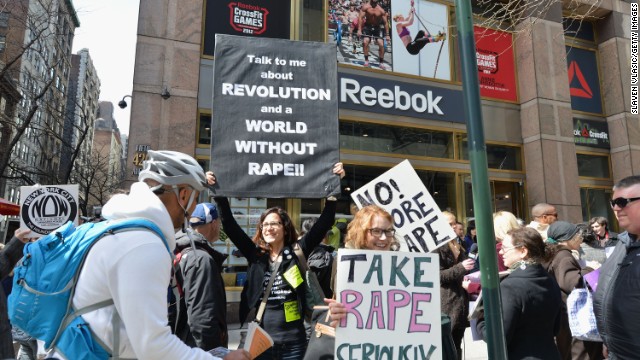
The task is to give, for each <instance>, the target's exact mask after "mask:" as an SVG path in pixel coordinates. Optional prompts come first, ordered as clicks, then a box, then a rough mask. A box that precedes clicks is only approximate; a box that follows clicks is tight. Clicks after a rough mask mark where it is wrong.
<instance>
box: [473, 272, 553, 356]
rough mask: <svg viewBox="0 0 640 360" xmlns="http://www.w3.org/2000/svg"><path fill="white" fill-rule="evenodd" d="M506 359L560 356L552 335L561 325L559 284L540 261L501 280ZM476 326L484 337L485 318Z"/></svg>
mask: <svg viewBox="0 0 640 360" xmlns="http://www.w3.org/2000/svg"><path fill="white" fill-rule="evenodd" d="M500 296H501V300H502V315H503V323H504V335H505V339H506V343H507V353H508V359H509V360H518V359H541V360H554V359H560V353H559V352H558V348H557V347H556V344H555V342H554V339H553V337H554V335H555V334H556V332H557V331H558V327H559V325H560V311H561V306H562V299H561V297H560V287H558V284H557V283H556V281H555V280H554V279H553V278H552V277H551V276H550V275H549V273H547V271H546V270H545V269H544V268H543V267H542V266H541V265H529V266H527V267H526V268H525V269H524V270H522V269H520V268H518V269H516V270H514V271H513V272H512V273H511V274H510V275H509V276H507V277H506V278H504V279H503V280H502V282H500ZM477 330H478V332H479V333H480V334H481V336H483V337H484V332H485V331H484V330H485V322H484V319H481V320H480V321H478V325H477Z"/></svg>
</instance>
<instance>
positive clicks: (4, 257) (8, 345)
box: [0, 237, 24, 359]
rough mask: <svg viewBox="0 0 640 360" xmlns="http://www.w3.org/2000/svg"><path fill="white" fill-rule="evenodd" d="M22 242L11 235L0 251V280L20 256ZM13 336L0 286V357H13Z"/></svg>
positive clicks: (4, 296)
mask: <svg viewBox="0 0 640 360" xmlns="http://www.w3.org/2000/svg"><path fill="white" fill-rule="evenodd" d="M23 249H24V243H23V242H22V241H20V239H18V238H16V237H13V238H11V240H10V241H9V242H8V243H7V245H6V246H5V247H4V249H2V251H0V280H2V279H4V278H5V277H7V276H8V275H9V274H10V273H11V271H12V270H13V267H14V266H15V265H16V263H17V262H18V261H19V260H20V259H21V258H22V250H23ZM14 357H15V354H14V353H13V338H12V337H11V324H10V323H9V315H8V313H7V296H6V295H5V293H4V290H3V289H2V287H1V286H0V359H13V358H14Z"/></svg>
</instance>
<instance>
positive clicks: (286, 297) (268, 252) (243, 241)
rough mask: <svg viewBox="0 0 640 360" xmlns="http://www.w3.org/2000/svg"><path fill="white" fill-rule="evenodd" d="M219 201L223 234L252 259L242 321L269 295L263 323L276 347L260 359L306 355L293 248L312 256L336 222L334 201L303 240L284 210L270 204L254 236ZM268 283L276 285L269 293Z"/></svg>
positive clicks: (339, 171) (339, 169)
mask: <svg viewBox="0 0 640 360" xmlns="http://www.w3.org/2000/svg"><path fill="white" fill-rule="evenodd" d="M333 173H334V174H336V175H338V176H340V178H343V177H344V175H345V171H344V168H343V165H342V163H336V164H335V165H334V167H333ZM207 176H209V177H211V179H212V180H211V182H213V183H215V176H214V175H213V173H211V172H208V173H207ZM215 202H216V204H217V205H218V211H219V213H220V219H222V227H223V228H224V231H225V233H226V234H227V235H228V236H229V239H231V241H232V242H233V243H234V245H235V246H236V247H237V248H238V250H240V252H241V253H242V255H243V256H244V257H245V258H246V259H247V262H248V263H249V269H248V271H247V282H246V284H245V286H244V288H243V289H242V294H241V298H240V321H241V322H242V323H244V322H245V321H246V320H247V317H248V315H249V312H250V311H251V309H256V310H257V309H258V308H260V304H261V303H262V302H263V298H264V297H265V295H266V298H267V299H266V304H265V306H264V312H263V313H262V314H261V316H262V318H261V319H260V320H261V321H260V326H261V327H262V328H263V329H264V330H265V331H266V332H267V333H269V335H270V336H271V338H272V339H273V341H274V345H273V347H271V348H269V349H268V350H266V351H265V352H264V353H262V354H260V355H259V356H258V357H257V358H256V359H258V360H300V359H302V358H303V356H304V353H305V350H306V347H307V332H306V330H305V327H304V313H303V311H304V308H305V306H304V305H305V294H304V291H303V289H304V287H303V285H302V282H303V281H304V279H303V277H304V275H303V274H302V270H301V267H300V265H299V263H298V257H297V256H296V254H295V252H294V247H295V246H296V244H297V245H298V246H299V247H300V249H301V250H302V252H303V253H304V256H305V258H307V259H308V258H309V255H310V254H311V252H312V251H313V250H314V249H315V248H316V247H318V245H319V244H320V243H321V242H322V239H324V237H325V235H326V234H327V231H329V229H331V227H332V226H333V224H334V222H335V215H336V202H337V201H336V199H335V198H334V197H330V198H328V199H327V201H326V203H325V207H324V209H323V210H322V214H320V217H319V218H318V220H317V221H316V223H315V224H314V225H313V226H312V227H311V228H310V229H309V231H308V232H306V233H305V234H304V235H303V236H302V237H301V238H300V239H298V232H297V231H296V228H295V226H294V224H293V221H292V220H291V217H290V216H289V214H288V213H287V212H286V211H285V210H283V209H282V208H279V207H272V208H270V209H267V210H265V211H264V212H263V213H262V215H260V220H259V222H258V228H257V231H256V234H255V236H254V237H253V239H252V238H251V237H249V235H247V233H245V231H244V230H243V229H242V228H241V227H240V225H238V223H237V222H236V220H235V219H234V217H233V214H232V212H231V206H230V205H229V200H228V199H227V198H225V197H216V198H215ZM272 277H273V279H272ZM269 283H272V286H271V289H270V291H267V289H268V285H267V284H269ZM252 320H253V319H252Z"/></svg>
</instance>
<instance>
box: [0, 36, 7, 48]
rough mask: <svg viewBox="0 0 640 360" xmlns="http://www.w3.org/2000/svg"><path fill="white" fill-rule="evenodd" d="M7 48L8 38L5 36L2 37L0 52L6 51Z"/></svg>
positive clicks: (0, 37)
mask: <svg viewBox="0 0 640 360" xmlns="http://www.w3.org/2000/svg"><path fill="white" fill-rule="evenodd" d="M6 46H7V37H6V36H4V35H0V51H4V49H5V47H6Z"/></svg>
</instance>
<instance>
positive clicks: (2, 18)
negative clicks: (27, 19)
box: [0, 12, 9, 28]
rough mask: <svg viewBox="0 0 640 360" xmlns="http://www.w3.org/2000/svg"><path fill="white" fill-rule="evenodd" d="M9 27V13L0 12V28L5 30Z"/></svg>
mask: <svg viewBox="0 0 640 360" xmlns="http://www.w3.org/2000/svg"><path fill="white" fill-rule="evenodd" d="M8 26H9V13H8V12H0V27H2V28H6V27H8Z"/></svg>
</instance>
